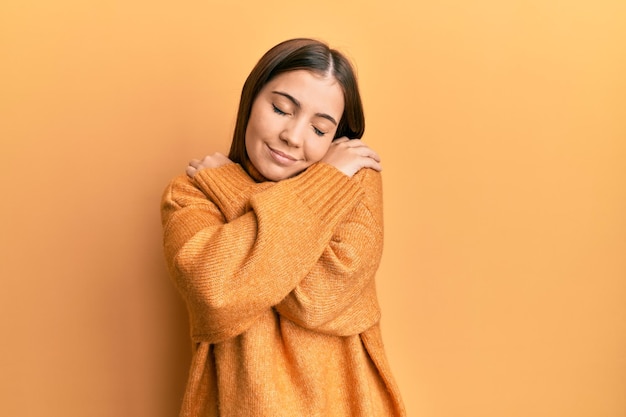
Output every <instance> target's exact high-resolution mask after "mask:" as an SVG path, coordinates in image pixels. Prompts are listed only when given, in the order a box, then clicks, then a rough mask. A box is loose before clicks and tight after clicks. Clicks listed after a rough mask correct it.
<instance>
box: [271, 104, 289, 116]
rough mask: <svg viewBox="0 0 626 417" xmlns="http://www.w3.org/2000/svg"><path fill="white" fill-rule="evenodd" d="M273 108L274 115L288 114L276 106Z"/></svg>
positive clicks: (273, 105)
mask: <svg viewBox="0 0 626 417" xmlns="http://www.w3.org/2000/svg"><path fill="white" fill-rule="evenodd" d="M272 107H273V108H274V113H278V114H280V115H281V116H284V115H286V114H287V113H285V112H284V111H282V110H281V109H279V108H278V107H276V104H272Z"/></svg>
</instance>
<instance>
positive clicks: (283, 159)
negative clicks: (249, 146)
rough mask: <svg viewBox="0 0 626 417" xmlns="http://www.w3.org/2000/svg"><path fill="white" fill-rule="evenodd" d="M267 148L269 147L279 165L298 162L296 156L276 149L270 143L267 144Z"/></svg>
mask: <svg viewBox="0 0 626 417" xmlns="http://www.w3.org/2000/svg"><path fill="white" fill-rule="evenodd" d="M267 148H268V149H269V152H270V155H271V156H272V159H274V161H276V163H278V164H279V165H283V166H289V165H293V164H295V163H296V162H298V159H296V158H294V157H293V156H291V155H289V154H286V153H284V152H281V151H279V150H277V149H274V148H272V147H271V146H269V145H268V146H267Z"/></svg>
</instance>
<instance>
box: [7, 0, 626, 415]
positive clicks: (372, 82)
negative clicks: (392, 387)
mask: <svg viewBox="0 0 626 417" xmlns="http://www.w3.org/2000/svg"><path fill="white" fill-rule="evenodd" d="M295 36H311V37H317V38H320V39H323V40H326V41H328V42H329V43H330V44H331V45H332V46H334V47H337V48H339V49H341V50H343V51H345V52H346V53H347V54H348V55H349V56H350V57H351V58H352V59H353V60H354V61H355V62H356V64H357V67H358V72H359V77H360V82H361V86H362V92H363V98H364V101H365V106H366V112H367V123H368V127H367V130H366V135H365V140H366V141H367V142H368V143H369V144H370V145H371V146H372V147H373V148H375V149H376V150H378V151H379V153H380V154H381V156H382V158H383V165H384V186H385V220H386V237H385V252H384V258H383V265H382V267H381V269H380V271H379V274H378V287H379V293H380V298H381V303H382V308H383V321H382V328H383V335H384V340H385V343H386V346H387V353H388V356H389V358H390V361H391V366H392V369H393V371H394V373H395V375H396V378H397V381H398V383H399V385H400V388H401V391H402V393H403V395H404V400H405V402H406V406H407V410H408V412H409V415H411V416H424V417H474V416H475V417H502V416H507V417H513V416H520V417H522V416H523V417H527V416H534V417H539V416H545V417H554V416H567V417H578V416H581V417H583V416H585V417H624V416H626V216H625V215H624V213H625V212H626V168H625V166H626V2H624V1H621V0H615V1H608V0H596V1H581V0H577V1H572V0H569V1H566V0H560V1H546V0H527V1H522V0H513V1H497V0H477V1H462V0H443V1H418V2H415V1H405V2H402V1H398V0H388V1H352V2H336V1H334V0H333V1H331V0H318V1H314V2H284V1H280V2H278V1H274V0H267V1H263V2H252V1H250V2H243V1H236V0H235V1H226V0H224V1H218V0H212V1H182V2H172V1H158V0H157V1H145V0H131V1H121V0H117V1H115V0H107V1H104V0H103V1H78V0H55V1H33V0H9V1H4V2H3V3H2V5H1V6H0V54H1V55H0V83H1V84H0V118H1V119H0V138H1V141H2V147H1V152H0V174H1V177H0V178H1V181H2V182H1V188H0V191H1V192H2V199H1V203H0V230H1V232H0V233H1V237H0V256H1V257H2V258H1V260H0V268H1V275H0V276H1V278H2V284H1V288H0V308H1V314H0V326H1V327H0V333H1V335H2V341H1V344H0V353H1V354H0V415H3V416H64V417H85V416H89V417H99V416H128V417H144V416H145V417H166V416H173V415H175V414H176V412H177V409H178V407H179V402H180V396H181V393H182V390H183V386H184V382H185V377H186V372H187V366H188V362H189V347H190V344H189V341H188V330H187V318H186V311H185V307H184V305H183V304H182V302H181V301H180V299H179V298H178V295H177V294H176V292H175V290H174V289H173V286H172V285H171V283H170V281H169V278H168V276H167V273H166V270H165V266H164V262H163V257H162V252H161V241H160V239H161V229H160V220H159V200H160V196H161V191H162V190H163V188H164V186H165V184H166V183H167V181H168V180H169V179H170V178H171V177H173V176H174V175H176V174H178V173H180V172H182V171H183V170H184V167H185V166H186V164H187V161H188V160H189V159H191V158H193V157H198V156H203V155H204V154H207V153H210V152H214V151H222V152H226V151H227V150H228V144H229V142H230V135H231V131H232V128H233V125H234V119H235V111H236V105H237V101H238V95H239V92H240V89H241V86H242V84H243V81H244V79H245V77H246V75H247V74H248V72H249V71H250V69H251V68H252V66H253V65H254V63H255V62H256V60H257V59H258V58H259V57H260V56H261V54H262V53H263V52H264V51H265V50H267V49H268V48H269V47H271V46H272V45H274V44H275V43H277V42H279V41H282V40H284V39H286V38H290V37H295Z"/></svg>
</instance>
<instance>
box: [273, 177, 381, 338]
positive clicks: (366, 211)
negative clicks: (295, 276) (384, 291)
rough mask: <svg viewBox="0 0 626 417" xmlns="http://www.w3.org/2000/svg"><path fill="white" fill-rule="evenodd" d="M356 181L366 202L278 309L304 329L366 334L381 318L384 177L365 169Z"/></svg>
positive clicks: (331, 241)
mask: <svg viewBox="0 0 626 417" xmlns="http://www.w3.org/2000/svg"><path fill="white" fill-rule="evenodd" d="M354 180H356V181H359V182H360V184H361V187H362V188H363V190H364V192H365V194H364V197H363V199H362V200H361V201H360V202H359V204H358V205H357V206H356V207H355V208H354V209H353V210H352V211H351V212H350V214H348V216H346V218H344V220H343V221H342V222H341V223H340V224H339V225H338V226H337V227H336V229H335V230H334V233H333V237H332V239H331V240H330V242H329V244H328V245H327V246H326V248H325V249H324V251H323V253H322V255H321V256H320V258H319V260H318V261H317V262H316V263H315V264H314V265H313V267H312V269H311V271H309V273H308V274H307V275H306V277H305V278H304V279H303V280H302V281H300V282H299V283H298V285H297V286H296V287H295V289H294V290H293V291H291V292H290V293H289V295H288V296H287V297H286V298H285V299H284V300H283V301H281V302H280V303H279V304H278V305H277V306H276V309H277V311H278V312H279V313H280V314H281V315H283V316H285V317H287V318H288V319H290V320H292V321H294V322H295V323H297V324H299V325H301V326H303V327H306V328H310V329H313V330H316V331H320V332H324V333H329V334H335V335H340V336H347V335H351V334H357V333H361V332H363V331H364V330H365V329H367V328H369V327H371V326H372V325H373V324H374V323H376V322H377V321H378V319H379V317H380V311H379V307H378V301H377V298H376V289H375V285H374V275H375V273H376V270H377V269H378V266H379V263H380V259H381V255H382V248H383V218H382V182H381V176H380V174H379V173H378V172H376V171H373V170H370V169H363V170H361V171H359V173H358V174H357V175H356V176H355V178H354Z"/></svg>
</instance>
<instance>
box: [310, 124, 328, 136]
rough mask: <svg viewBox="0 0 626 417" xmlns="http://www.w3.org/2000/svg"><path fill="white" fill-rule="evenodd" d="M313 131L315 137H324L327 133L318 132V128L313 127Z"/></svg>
mask: <svg viewBox="0 0 626 417" xmlns="http://www.w3.org/2000/svg"><path fill="white" fill-rule="evenodd" d="M313 131H314V132H315V134H316V135H317V136H324V135H325V134H326V133H327V132H323V131H321V130H319V129H318V128H316V127H315V126H313Z"/></svg>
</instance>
